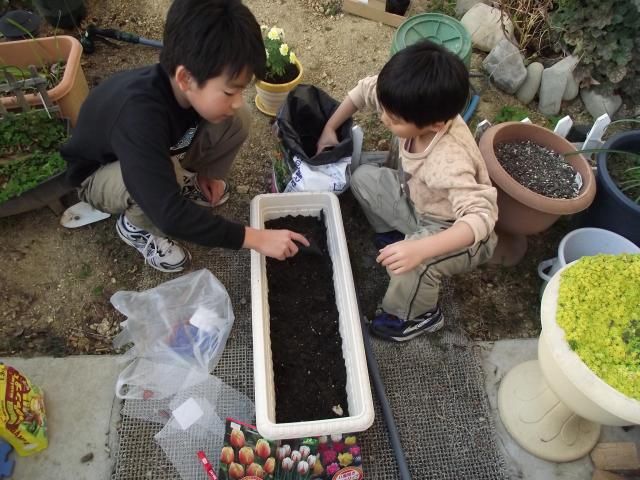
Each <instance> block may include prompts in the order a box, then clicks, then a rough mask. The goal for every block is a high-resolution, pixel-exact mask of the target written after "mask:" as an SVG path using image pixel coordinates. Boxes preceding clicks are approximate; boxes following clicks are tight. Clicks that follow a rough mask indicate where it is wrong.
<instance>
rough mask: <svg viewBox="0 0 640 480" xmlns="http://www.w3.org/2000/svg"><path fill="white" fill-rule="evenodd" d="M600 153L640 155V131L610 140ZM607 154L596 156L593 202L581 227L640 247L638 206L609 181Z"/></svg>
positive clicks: (583, 216) (611, 180) (584, 215)
mask: <svg viewBox="0 0 640 480" xmlns="http://www.w3.org/2000/svg"><path fill="white" fill-rule="evenodd" d="M602 148H603V149H612V150H624V151H628V152H635V153H640V130H633V131H631V132H624V133H620V134H618V135H616V136H614V137H611V138H610V139H609V140H608V141H607V143H605V144H604V146H603V147H602ZM608 160H609V154H608V153H607V152H600V153H598V171H597V173H596V182H597V191H596V198H595V200H594V201H593V203H592V204H591V206H590V207H589V209H588V210H586V211H585V212H584V214H583V215H582V217H581V221H580V223H581V225H582V226H589V227H598V228H604V229H605V230H610V231H612V232H615V233H617V234H618V235H622V236H623V237H625V238H627V239H629V240H631V241H632V242H633V243H635V244H636V245H638V246H639V247H640V205H638V204H637V203H635V202H633V201H632V200H631V199H630V198H629V197H627V196H626V195H625V194H624V193H623V192H622V191H621V190H620V189H619V188H618V186H617V185H616V183H615V182H614V181H613V179H612V178H611V175H610V174H609V169H608V165H607V163H608Z"/></svg>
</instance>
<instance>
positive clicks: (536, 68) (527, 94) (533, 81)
mask: <svg viewBox="0 0 640 480" xmlns="http://www.w3.org/2000/svg"><path fill="white" fill-rule="evenodd" d="M543 70H544V65H542V64H541V63H540V62H533V63H530V64H529V66H528V67H527V78H526V79H525V81H524V83H523V84H522V85H521V86H520V88H519V89H518V91H517V92H516V97H518V100H520V101H521V102H522V103H524V104H525V105H526V104H527V103H529V102H531V101H532V100H533V99H534V98H535V96H536V94H537V93H538V89H539V88H540V82H541V81H542V71H543Z"/></svg>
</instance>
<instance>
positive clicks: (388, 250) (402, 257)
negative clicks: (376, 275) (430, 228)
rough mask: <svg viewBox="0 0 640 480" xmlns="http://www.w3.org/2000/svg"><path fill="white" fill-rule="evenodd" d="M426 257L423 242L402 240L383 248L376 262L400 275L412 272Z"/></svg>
mask: <svg viewBox="0 0 640 480" xmlns="http://www.w3.org/2000/svg"><path fill="white" fill-rule="evenodd" d="M426 258H427V257H426V256H425V249H424V244H423V242H418V241H415V240H401V241H399V242H396V243H392V244H391V245H387V246H386V247H384V248H383V249H381V250H380V255H378V257H377V258H376V262H378V263H380V264H381V265H383V266H385V267H387V268H388V269H389V270H390V271H391V273H394V274H396V275H398V274H401V273H407V272H410V271H411V270H413V269H414V268H416V267H417V266H418V265H420V264H421V263H422V262H423V261H424V260H425V259H426Z"/></svg>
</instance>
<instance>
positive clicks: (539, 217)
mask: <svg viewBox="0 0 640 480" xmlns="http://www.w3.org/2000/svg"><path fill="white" fill-rule="evenodd" d="M524 140H531V141H532V142H534V143H537V144H538V145H542V146H544V147H546V148H548V149H549V150H553V151H555V152H557V153H560V154H564V153H569V152H574V151H575V150H576V148H575V147H574V146H573V145H572V144H571V143H570V142H569V141H567V140H566V139H564V138H562V137H560V136H558V135H556V134H555V133H553V132H552V131H551V130H548V129H546V128H544V127H540V126H538V125H532V124H526V123H521V122H506V123H501V124H498V125H496V126H494V127H491V128H490V129H489V130H487V131H486V132H485V134H484V135H483V136H482V138H481V139H480V143H479V146H480V152H481V153H482V156H483V157H484V160H485V162H486V164H487V170H488V171H489V176H490V177H491V181H492V182H493V184H494V186H495V187H496V189H497V190H498V222H497V223H496V231H497V232H498V236H499V243H498V246H497V248H496V253H495V254H494V262H497V263H502V264H505V265H515V264H516V263H518V262H519V261H520V260H521V259H522V257H523V256H524V254H525V252H526V249H527V244H526V237H525V236H526V235H533V234H536V233H540V232H543V231H544V230H546V229H547V228H549V227H550V226H551V225H553V223H554V222H555V221H556V220H557V219H558V218H560V216H561V215H571V214H574V213H577V212H580V211H582V210H584V209H586V208H587V207H588V206H589V205H590V204H591V202H592V201H593V198H594V197H595V194H596V186H595V185H596V184H595V177H594V175H593V171H592V169H591V166H590V165H589V163H588V162H587V160H586V159H585V158H584V157H583V156H582V155H569V156H567V157H565V158H566V160H567V162H569V163H570V164H571V166H573V168H574V169H575V170H576V171H577V172H579V173H580V175H581V176H582V182H583V184H582V188H581V190H580V193H579V194H578V196H577V197H575V198H571V199H560V198H550V197H545V196H544V195H540V194H538V193H536V192H533V191H532V190H529V189H528V188H526V187H524V186H523V185H521V184H520V183H518V182H517V181H516V180H515V179H514V178H513V177H512V176H511V175H509V174H508V173H507V171H506V170H505V169H504V168H502V165H500V162H498V159H497V158H496V155H495V147H496V146H497V145H498V144H500V143H504V142H518V141H524Z"/></svg>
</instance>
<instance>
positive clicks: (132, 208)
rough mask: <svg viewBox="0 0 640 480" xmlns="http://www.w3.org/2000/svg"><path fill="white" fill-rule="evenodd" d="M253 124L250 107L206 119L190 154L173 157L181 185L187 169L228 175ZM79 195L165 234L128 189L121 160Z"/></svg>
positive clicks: (84, 186)
mask: <svg viewBox="0 0 640 480" xmlns="http://www.w3.org/2000/svg"><path fill="white" fill-rule="evenodd" d="M249 124H250V119H249V110H248V108H247V107H246V106H243V107H242V108H241V109H240V110H239V111H238V112H237V113H236V115H235V116H234V117H232V118H230V119H228V120H226V121H224V122H222V123H217V124H212V123H209V122H206V121H202V123H201V124H200V126H199V127H198V132H197V134H196V137H195V138H194V139H193V142H192V144H191V146H190V147H189V150H188V151H187V152H186V154H185V155H184V156H182V158H178V157H177V156H176V157H172V160H173V163H174V169H175V171H176V179H177V181H178V184H179V185H180V186H181V187H182V186H183V185H184V174H183V172H184V170H188V171H190V172H197V173H200V174H203V175H205V176H206V177H208V178H219V179H224V178H226V177H227V175H228V174H229V170H230V168H231V164H232V163H233V160H234V159H235V158H236V155H237V153H238V150H239V149H240V147H241V145H242V143H243V142H244V141H245V140H246V138H247V136H248V135H249ZM78 197H79V198H80V200H82V201H84V202H87V203H88V204H90V205H92V206H93V207H94V208H96V209H98V210H100V211H103V212H107V213H111V214H121V213H123V212H124V213H125V214H126V216H127V218H128V219H129V221H130V222H131V223H133V224H134V225H135V226H136V227H138V228H142V229H144V230H147V231H148V232H150V233H152V234H154V235H160V236H163V233H162V232H161V231H160V230H158V228H156V227H155V226H154V225H153V223H151V220H149V218H148V217H147V216H146V215H145V213H144V212H143V211H142V209H141V208H140V207H139V206H138V205H137V204H136V203H135V201H134V200H133V198H132V197H131V195H130V194H129V192H128V191H127V188H126V187H125V184H124V180H123V179H122V170H121V169H120V162H119V161H117V162H112V163H109V164H107V165H104V166H102V167H100V168H99V169H98V170H97V171H96V172H95V173H93V175H91V176H90V177H88V178H86V179H85V180H84V182H82V184H81V185H80V187H79V189H78Z"/></svg>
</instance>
